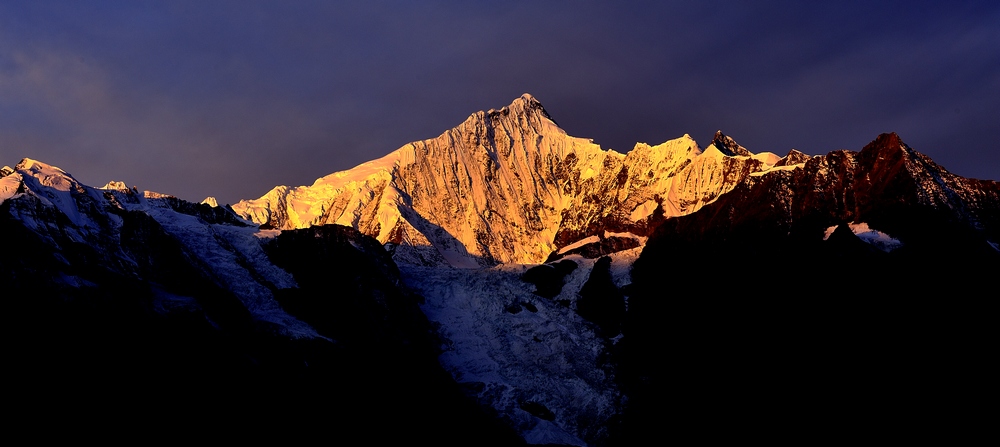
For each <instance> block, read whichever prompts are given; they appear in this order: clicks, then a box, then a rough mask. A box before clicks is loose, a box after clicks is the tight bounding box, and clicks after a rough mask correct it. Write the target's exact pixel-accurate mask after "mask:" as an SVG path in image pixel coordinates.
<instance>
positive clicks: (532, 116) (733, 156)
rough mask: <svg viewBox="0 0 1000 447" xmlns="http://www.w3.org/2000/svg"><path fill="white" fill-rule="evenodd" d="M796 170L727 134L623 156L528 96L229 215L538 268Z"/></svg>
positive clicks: (433, 257)
mask: <svg viewBox="0 0 1000 447" xmlns="http://www.w3.org/2000/svg"><path fill="white" fill-rule="evenodd" d="M800 162H801V160H799V159H795V160H794V163H793V162H792V160H791V159H788V158H779V157H777V156H775V155H774V154H770V153H761V154H757V155H754V154H751V153H750V152H749V151H747V150H746V149H744V148H743V147H741V146H739V145H738V144H736V143H735V141H733V140H732V139H731V138H729V137H727V136H725V135H723V134H722V133H721V132H720V133H718V134H717V135H716V137H715V139H714V140H713V141H712V144H711V145H709V147H708V148H707V149H705V150H702V149H700V148H699V147H698V145H697V143H695V141H694V140H693V139H691V137H690V136H687V135H685V136H683V137H681V138H678V139H675V140H671V141H667V142H665V143H663V144H660V145H656V146H649V145H646V144H638V145H636V147H635V148H634V149H633V150H632V151H630V152H629V153H628V154H624V155H623V154H620V153H618V152H615V151H613V150H603V149H601V148H600V147H599V146H597V145H596V144H593V143H592V142H591V141H589V140H585V139H581V138H575V137H571V136H568V135H566V132H564V131H563V130H562V129H560V128H559V127H558V126H557V125H556V123H555V121H553V120H552V118H551V117H550V116H549V114H548V113H547V112H546V111H545V109H544V108H543V107H542V105H541V103H540V102H539V101H538V100H536V99H535V98H534V97H532V96H531V95H528V94H525V95H522V96H521V97H520V98H517V99H516V100H514V102H513V103H511V104H510V105H509V106H507V107H504V108H502V109H500V110H489V111H486V112H477V113H474V114H472V115H471V116H470V117H469V118H468V119H466V120H465V122H463V123H462V124H460V125H459V126H457V127H455V128H453V129H451V130H448V131H446V132H444V133H443V134H441V135H440V136H438V137H437V138H433V139H429V140H423V141H417V142H413V143H410V144H407V145H406V146H403V147H402V148H400V149H398V150H396V151H394V152H392V153H390V154H388V155H386V156H385V157H382V158H380V159H378V160H375V161H371V162H368V163H364V164H361V165H359V166H357V167H355V168H353V169H349V170H347V171H342V172H337V173H334V174H331V175H328V176H326V177H323V178H320V179H318V180H316V182H314V183H313V184H312V185H311V186H298V187H287V186H278V187H276V188H274V189H272V190H271V191H270V192H268V193H267V194H266V195H264V196H263V197H261V198H259V199H256V200H246V201H241V202H239V203H237V204H235V205H233V209H234V210H235V211H236V213H237V214H239V215H241V216H243V217H245V218H246V219H248V220H251V221H253V222H255V223H257V224H260V225H262V226H265V227H269V228H276V229H292V228H304V227H308V226H311V225H322V224H330V223H337V224H341V225H347V226H351V227H354V228H357V229H358V230H360V231H361V232H363V233H365V234H368V235H370V236H372V237H374V238H376V239H377V240H378V241H379V242H382V243H383V244H392V245H394V246H398V247H399V248H397V249H396V250H397V251H396V256H395V257H396V259H398V260H403V261H404V262H410V263H416V264H424V265H435V264H439V263H441V262H447V263H449V264H451V265H455V266H477V265H482V266H488V265H495V264H497V263H511V262H516V263H537V262H542V261H544V260H545V259H546V258H547V257H548V256H549V255H550V254H551V253H552V252H554V251H556V250H558V249H559V248H560V247H563V246H566V245H569V244H571V243H574V242H576V241H578V240H580V239H584V238H586V237H590V236H598V237H603V236H604V234H605V232H610V233H630V234H632V235H635V236H644V235H647V234H648V233H649V232H650V231H651V230H652V228H653V227H655V225H656V224H657V223H658V222H660V221H662V220H663V219H664V218H668V217H673V216H680V215H685V214H689V213H692V212H694V211H697V210H698V209H700V208H701V207H702V206H704V205H705V204H707V203H711V202H712V201H714V200H716V199H717V198H718V197H720V196H721V195H722V194H724V193H726V192H728V191H729V190H730V189H731V188H732V187H734V186H735V185H736V184H737V183H738V182H739V181H740V180H742V179H743V178H745V177H746V176H747V175H749V174H750V173H753V172H765V171H769V170H781V169H790V168H792V167H794V166H797V164H799V163H800Z"/></svg>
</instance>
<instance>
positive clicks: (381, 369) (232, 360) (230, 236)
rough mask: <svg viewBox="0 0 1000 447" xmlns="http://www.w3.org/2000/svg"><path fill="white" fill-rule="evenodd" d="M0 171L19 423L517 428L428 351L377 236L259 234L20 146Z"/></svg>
mask: <svg viewBox="0 0 1000 447" xmlns="http://www.w3.org/2000/svg"><path fill="white" fill-rule="evenodd" d="M0 174H2V175H0V234H3V235H4V243H3V255H2V256H0V284H2V285H3V297H4V299H5V312H6V315H7V325H6V327H7V330H8V332H7V333H8V334H9V335H10V338H8V343H7V345H6V347H7V348H8V349H5V356H4V357H5V365H6V367H7V368H6V372H7V377H9V379H8V380H9V381H10V383H11V384H12V385H14V386H16V387H17V390H16V391H14V392H12V393H11V396H10V397H11V399H9V401H8V402H9V403H10V404H11V405H12V406H13V407H15V408H18V409H19V410H18V414H19V415H23V416H15V417H14V420H13V422H14V425H16V426H17V427H18V428H24V429H37V430H40V429H43V428H44V429H50V430H51V429H52V427H59V433H66V434H67V435H69V434H72V436H73V437H74V439H79V438H80V437H91V436H92V437H102V438H106V437H107V436H112V437H113V436H115V435H114V434H113V433H109V432H108V431H107V424H108V423H109V421H114V423H115V424H124V425H128V426H129V427H131V429H132V430H133V431H130V432H129V433H135V432H141V433H142V432H144V433H149V434H152V433H160V432H163V431H167V432H169V433H168V436H178V437H185V436H188V435H194V434H197V435H198V436H202V435H204V434H209V435H211V436H213V437H216V438H219V439H228V440H233V441H241V440H250V439H253V440H260V439H274V440H279V439H280V440H282V441H285V442H287V441H289V440H295V439H302V440H306V439H316V438H315V437H316V436H323V437H324V438H323V439H327V440H332V441H337V440H339V439H346V438H347V437H350V435H349V434H350V433H354V430H358V429H371V430H372V433H371V434H370V435H369V438H370V439H372V440H375V441H378V440H382V441H386V442H389V443H398V442H406V441H409V440H412V439H423V440H427V441H431V442H432V443H435V444H439V445H468V444H469V443H473V444H481V443H486V444H492V445H516V444H517V443H520V442H521V441H520V438H519V437H518V436H517V434H515V433H514V432H513V431H511V429H509V428H507V427H505V426H503V425H501V424H499V423H498V422H496V418H495V416H493V415H490V414H488V413H486V412H485V411H483V410H482V409H481V407H480V406H479V405H477V404H476V403H475V402H474V401H473V400H471V399H469V398H468V397H466V395H465V394H464V392H463V391H462V389H461V388H460V387H459V386H458V385H457V384H456V383H455V382H454V381H453V380H452V378H451V376H450V375H449V374H448V373H447V372H445V371H444V370H443V369H442V368H441V366H440V365H439V364H438V362H437V356H438V354H439V352H440V351H439V346H440V341H439V339H438V338H437V336H436V335H435V333H434V331H433V329H432V326H431V324H430V322H429V321H428V320H427V319H426V317H425V316H424V315H423V313H422V312H421V310H420V308H419V303H420V301H421V300H422V299H421V298H420V297H419V296H417V295H415V294H414V293H413V292H412V291H410V290H409V289H408V288H406V287H405V286H403V285H402V283H401V279H400V273H399V271H398V270H397V269H396V266H395V264H394V263H393V261H392V260H391V258H390V257H389V255H388V253H386V251H385V250H384V249H383V248H382V245H381V244H379V243H378V242H377V241H375V240H374V239H371V238H370V237H367V236H364V235H362V234H360V233H358V232H357V231H356V230H353V229H351V228H348V227H343V226H338V225H330V226H324V227H316V228H310V229H304V230H298V231H285V232H282V233H281V234H280V235H275V234H274V232H267V231H264V232H261V231H260V230H259V229H258V228H257V226H256V225H253V224H251V223H249V222H246V221H244V220H242V219H240V218H239V217H237V216H236V215H235V214H234V213H233V212H232V211H231V210H229V209H226V208H221V207H212V206H209V205H207V204H196V203H191V202H186V201H183V200H180V199H177V198H175V197H172V196H169V195H165V194H157V193H152V192H148V191H147V192H144V193H142V192H139V191H138V190H137V189H136V188H134V187H133V188H127V187H126V186H125V185H124V184H123V183H121V182H110V183H108V184H107V185H106V186H104V187H103V188H93V187H90V186H86V185H83V184H81V183H80V182H78V181H77V180H76V179H75V178H73V176H72V175H70V174H69V173H67V172H65V171H63V170H62V169H60V168H58V167H55V166H51V165H48V164H45V163H42V162H39V161H36V160H31V159H24V160H22V161H21V162H20V163H18V164H17V165H16V166H15V167H14V168H10V167H4V168H3V170H0ZM428 402H435V404H436V405H437V406H436V409H435V410H434V411H428V409H427V406H428ZM95 408H100V409H101V410H100V411H94V409H95ZM373 415H379V416H378V417H373ZM26 431H27V430H26ZM47 436H48V435H47ZM53 436H59V435H58V434H54V435H53Z"/></svg>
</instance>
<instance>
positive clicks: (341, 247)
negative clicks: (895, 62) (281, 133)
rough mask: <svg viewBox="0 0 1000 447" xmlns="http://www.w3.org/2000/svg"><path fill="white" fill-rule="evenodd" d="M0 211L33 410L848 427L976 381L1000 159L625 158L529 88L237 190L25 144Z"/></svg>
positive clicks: (586, 433)
mask: <svg viewBox="0 0 1000 447" xmlns="http://www.w3.org/2000/svg"><path fill="white" fill-rule="evenodd" d="M0 234H3V235H4V236H5V244H4V245H5V254H4V256H2V257H0V283H2V284H4V289H5V291H6V293H5V296H6V297H12V298H9V299H8V302H9V303H10V307H9V308H10V309H11V310H10V312H11V315H12V316H14V317H13V318H12V319H13V320H15V321H14V322H13V324H12V328H13V329H14V333H16V334H22V336H23V335H24V334H32V335H30V336H28V337H27V342H25V343H18V344H17V346H16V347H15V348H14V349H12V350H11V354H10V357H9V364H10V365H12V368H11V369H12V370H13V371H14V372H15V376H16V379H15V380H16V383H22V384H24V386H26V387H28V388H31V389H38V390H41V391H39V392H38V393H40V395H41V396H42V398H39V397H38V396H35V397H33V398H27V399H24V400H23V402H20V401H19V402H20V403H22V404H24V405H26V406H28V407H30V408H32V409H33V410H35V411H37V412H40V413H41V414H44V415H46V416H45V417H44V418H42V419H41V422H42V423H64V422H66V420H65V418H63V417H62V416H60V415H61V414H64V413H55V412H52V411H50V409H48V407H46V406H45V405H44V404H42V402H50V401H56V402H62V403H64V404H66V405H70V406H71V407H72V408H74V409H75V410H77V411H76V413H77V414H80V416H79V417H78V418H75V420H76V421H78V422H81V421H85V422H87V423H93V422H95V420H96V418H95V417H86V416H85V411H84V408H85V407H86V403H87V402H91V401H94V400H97V399H102V400H104V401H110V402H114V403H117V404H118V408H141V409H143V410H145V411H147V412H150V413H145V414H155V415H156V418H152V419H150V418H136V414H135V413H134V412H128V411H120V412H116V413H115V415H116V416H117V417H123V418H124V417H127V418H129V419H130V420H131V419H136V420H132V422H133V423H138V419H143V421H144V422H143V423H146V424H149V423H150V421H151V420H153V421H164V420H169V418H170V417H171V416H170V415H171V414H172V413H171V412H170V411H165V409H166V408H185V409H187V410H185V411H191V412H192V413H190V414H197V415H198V416H199V417H200V418H201V420H204V419H205V418H209V419H211V414H212V413H213V412H212V411H210V410H209V408H215V409H216V410H219V411H222V412H224V413H227V414H232V415H236V416H238V417H236V420H238V421H242V422H237V423H233V427H232V430H229V431H227V432H229V433H243V434H247V432H245V431H243V430H246V429H250V428H251V427H252V425H253V424H248V423H246V421H248V420H255V418H259V417H261V415H262V414H268V415H269V416H267V417H266V419H267V420H269V421H271V425H269V426H270V427H272V428H273V430H263V432H266V434H270V435H274V436H276V437H280V436H282V435H283V432H284V431H285V428H286V427H292V426H294V427H295V428H296V431H297V432H299V433H321V432H323V433H327V436H333V437H334V438H338V439H339V438H340V437H344V439H348V438H349V436H347V435H345V434H344V432H343V431H342V430H350V429H351V428H352V427H354V428H357V427H376V426H377V427H381V429H380V430H375V431H373V432H372V434H371V435H369V436H370V438H371V440H379V439H381V440H385V441H412V440H415V439H422V440H427V441H431V442H435V443H437V444H455V445H458V444H464V445H468V444H477V445H482V444H495V445H511V444H518V443H525V442H526V443H529V444H558V445H634V444H636V443H639V442H642V441H644V440H648V439H650V438H649V436H659V437H662V436H664V435H665V433H669V432H671V430H675V431H676V430H679V427H684V428H685V430H687V429H691V430H694V428H693V427H698V428H699V429H701V428H704V429H706V430H707V429H709V428H710V427H711V426H712V425H713V424H716V423H718V422H719V421H727V422H733V421H737V420H738V421H741V422H739V423H738V424H737V425H736V426H739V427H742V428H748V427H750V426H753V430H758V431H761V432H768V430H781V428H780V424H777V423H775V420H773V419H772V420H769V421H767V422H765V423H759V422H761V421H760V420H759V419H758V418H757V417H750V416H745V417H744V418H743V419H740V418H739V417H734V414H743V415H751V414H754V413H755V408H760V407H759V406H760V405H763V404H762V402H768V403H769V404H768V405H767V408H768V409H769V411H770V410H773V413H769V414H772V415H773V416H774V418H776V419H781V420H786V421H794V422H796V423H803V424H806V425H809V424H817V427H818V426H820V425H823V424H818V423H816V421H806V420H805V419H806V418H804V416H803V414H802V413H801V412H796V411H793V410H790V409H789V408H790V407H806V408H813V409H817V408H819V407H815V406H814V404H816V403H817V402H825V403H827V404H829V405H828V406H827V407H824V408H822V409H821V410H820V409H817V410H816V411H818V412H819V413H815V414H819V415H822V416H823V417H825V418H827V419H828V420H830V421H838V422H836V423H843V424H847V425H850V424H849V423H847V422H845V421H846V419H844V418H841V417H840V416H841V415H840V413H837V412H835V411H833V410H832V409H834V408H840V406H841V405H848V404H849V402H847V401H848V400H849V399H848V398H854V399H858V400H861V401H863V400H865V399H867V397H868V393H873V392H877V390H881V391H879V392H885V393H888V394H886V395H890V396H891V397H894V398H897V399H901V400H905V401H907V402H910V401H911V399H910V397H911V396H908V395H906V393H905V392H904V391H905V390H906V389H908V388H906V387H907V386H918V382H919V383H927V381H930V382H935V381H940V380H942V378H945V379H950V378H953V377H954V375H955V374H956V371H957V372H959V373H961V374H962V375H964V376H965V377H967V378H969V380H968V381H966V382H965V384H963V385H961V386H959V389H961V390H966V391H970V392H971V391H973V389H974V388H975V386H977V385H978V384H980V383H981V382H980V380H978V379H980V378H983V374H984V373H983V371H985V370H984V369H983V367H982V365H981V364H980V359H981V357H979V356H977V355H976V353H977V352H978V351H979V350H980V349H988V346H989V345H988V344H985V343H986V342H984V340H987V339H989V337H988V336H987V335H986V334H984V333H982V331H984V330H985V328H986V327H987V326H986V323H985V322H984V320H983V319H984V317H985V316H987V315H989V314H988V313H987V312H985V309H987V308H988V306H989V305H990V304H991V303H992V301H993V300H994V299H995V297H996V292H997V287H996V285H995V283H994V281H993V278H992V274H995V273H996V272H997V271H1000V270H998V267H1000V184H998V182H996V181H991V180H976V179H968V178H963V177H960V176H956V175H954V174H951V173H949V172H948V171H947V170H945V169H944V168H943V167H941V166H938V165H937V164H935V163H934V162H933V161H932V160H930V159H929V158H928V157H926V156H925V155H923V154H920V153H919V152H917V151H915V150H914V149H912V148H910V147H909V146H907V145H906V144H905V143H904V142H903V141H902V140H901V138H900V137H899V136H898V135H896V134H892V133H889V134H883V135H879V136H877V137H876V138H875V140H874V141H872V142H871V143H870V144H868V145H867V146H865V147H864V148H862V149H861V150H860V151H859V152H854V151H848V150H838V151H833V152H830V153H828V154H826V155H818V156H809V155H806V154H803V153H801V152H798V151H795V150H791V151H789V152H788V153H787V154H786V155H785V156H779V155H776V154H773V153H769V152H760V153H756V154H755V153H752V152H751V151H749V150H748V149H746V148H744V147H742V146H741V145H739V144H738V143H737V142H736V141H735V140H734V139H733V138H731V137H729V136H727V135H725V134H723V133H722V132H717V133H716V135H715V136H714V138H713V139H712V141H711V143H710V144H709V145H708V146H707V147H706V148H704V149H702V148H701V147H699V145H698V144H697V143H696V142H695V141H694V140H693V139H692V138H691V137H690V136H688V135H684V136H682V137H680V138H677V139H674V140H669V141H666V142H664V143H662V144H659V145H655V146H650V145H647V144H643V143H639V144H637V145H636V146H635V148H633V149H632V150H631V151H629V152H628V153H626V154H621V153H618V152H615V151H612V150H604V149H602V148H600V147H599V146H598V145H596V144H594V143H593V142H592V141H590V140H586V139H581V138H576V137H572V136H569V135H567V134H566V132H564V131H563V130H562V129H560V128H559V127H558V125H557V124H556V122H555V121H554V120H553V119H552V118H551V117H550V116H549V114H548V113H547V112H546V111H545V109H544V108H543V107H542V105H541V103H540V102H539V101H538V100H536V99H535V98H534V97H532V96H531V95H527V94H525V95H522V96H521V97H519V98H517V99H515V100H514V102H513V103H512V104H510V105H508V106H507V107H504V108H501V109H499V110H489V111H481V112H477V113H474V114H472V115H471V116H470V117H469V118H468V119H467V120H465V121H464V122H463V123H461V124H460V125H459V126H457V127H455V128H453V129H451V130H448V131H445V132H444V133H442V134H441V135H440V136H438V137H436V138H433V139H428V140H423V141H417V142H413V143H410V144H407V145H405V146H403V147H402V148H399V149H397V150H396V151H393V152H391V153H389V154H388V155H386V156H385V157H382V158H380V159H378V160H374V161H371V162H367V163H364V164H361V165H359V166H357V167H355V168H353V169H350V170H347V171H342V172H337V173H333V174H330V175H328V176H325V177H322V178H320V179H317V180H316V181H315V182H314V183H313V184H312V185H310V186H296V187H289V186H277V187H275V188H274V189H272V190H271V191H270V192H268V193H267V194H266V195H264V196H263V197H261V198H258V199H254V200H244V201H240V202H239V203H236V204H233V205H232V206H228V205H227V206H218V205H217V204H215V203H214V201H213V200H206V201H205V202H203V203H200V204H197V203H191V202H187V201H184V200H181V199H178V198H175V197H173V196H170V195H168V194H160V193H155V192H150V191H145V192H140V191H138V189H137V188H135V187H132V188H129V187H128V186H127V185H125V184H124V183H122V182H109V183H108V184H106V185H104V186H103V187H100V188H95V187H91V186H87V185H83V184H81V183H80V182H78V181H77V180H76V179H75V178H73V176H72V175H70V174H69V173H67V172H66V171H64V170H62V169H60V168H58V167H55V166H51V165H48V164H46V163H44V162H41V161H37V160H32V159H28V158H26V159H23V160H21V162H19V163H17V164H16V165H15V166H14V167H13V168H11V167H6V166H5V167H3V168H2V169H0ZM943 363H947V364H948V365H950V366H951V367H952V368H950V369H947V370H945V369H943V368H941V364H943ZM862 366H863V367H864V368H866V370H867V371H868V373H866V374H863V375H859V374H856V373H855V372H856V369H857V368H860V367H862ZM790 371H794V374H792V373H790ZM884 375H899V376H901V377H905V379H900V380H899V381H898V382H897V383H895V384H893V385H892V386H889V385H884V384H883V385H880V386H881V388H879V387H877V386H874V385H873V382H872V380H873V379H871V378H872V377H876V376H878V377H881V376H884ZM921 381H924V382H921ZM818 383H827V384H829V383H833V385H824V386H817V384H818ZM928 389H932V390H936V387H934V386H930V387H928ZM765 390H766V391H765ZM798 392H803V393H805V395H806V397H802V396H799V395H798V394H796V393H798ZM931 394H933V395H932V396H930V397H928V399H927V400H926V401H925V402H934V403H935V404H938V403H945V404H949V405H954V404H957V403H958V402H959V401H958V400H956V399H953V398H952V397H950V396H948V395H946V393H937V394H934V393H931ZM776 402H781V403H782V405H784V406H783V407H781V408H778V409H772V408H771V406H770V404H773V403H776ZM431 403H434V404H433V407H434V408H435V409H434V410H433V411H427V410H426V409H425V407H427V406H428V405H431ZM719 403H725V405H722V407H724V408H722V407H720V406H719ZM304 405H308V406H309V409H310V410H309V411H304V410H301V411H300V410H293V411H287V412H282V413H281V414H274V411H275V409H277V408H297V409H301V408H305V407H303V406H304ZM755 405H756V406H758V407H755ZM855 411H856V413H855V414H866V415H868V416H871V417H874V414H868V411H869V410H867V409H855ZM928 411H933V410H930V409H928ZM665 421H670V422H665ZM748 421H753V422H754V423H749V422H748ZM744 422H747V423H746V424H744ZM154 425H155V424H154ZM209 425H210V424H209ZM817 429H819V428H817ZM331 431H332V432H333V434H329V433H331ZM258 433H261V431H260V430H258ZM233 436H234V437H240V436H237V435H233Z"/></svg>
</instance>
